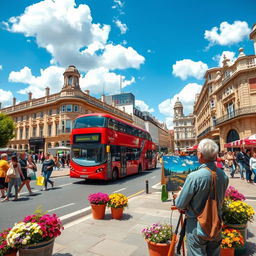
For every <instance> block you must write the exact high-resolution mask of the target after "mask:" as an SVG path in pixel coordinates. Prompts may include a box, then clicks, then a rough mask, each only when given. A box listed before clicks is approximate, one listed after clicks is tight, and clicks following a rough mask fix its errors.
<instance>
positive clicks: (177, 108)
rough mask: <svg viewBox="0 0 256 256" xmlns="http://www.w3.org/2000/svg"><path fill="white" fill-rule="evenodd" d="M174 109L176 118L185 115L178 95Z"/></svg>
mask: <svg viewBox="0 0 256 256" xmlns="http://www.w3.org/2000/svg"><path fill="white" fill-rule="evenodd" d="M173 110H174V118H177V117H182V116H183V105H182V103H181V102H180V100H179V97H177V100H176V102H175V104H174V107H173Z"/></svg>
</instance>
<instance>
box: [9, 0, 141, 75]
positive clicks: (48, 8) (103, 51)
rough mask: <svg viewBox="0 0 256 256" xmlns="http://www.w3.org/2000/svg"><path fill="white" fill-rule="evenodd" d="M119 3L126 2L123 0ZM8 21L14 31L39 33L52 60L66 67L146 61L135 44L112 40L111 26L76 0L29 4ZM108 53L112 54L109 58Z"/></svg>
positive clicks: (40, 42)
mask: <svg viewBox="0 0 256 256" xmlns="http://www.w3.org/2000/svg"><path fill="white" fill-rule="evenodd" d="M115 3H116V4H117V5H118V6H119V5H120V4H121V5H123V2H121V1H116V2H115ZM4 24H5V25H6V27H7V29H8V30H9V31H11V32H13V33H23V34H24V35H25V36H26V37H35V39H36V43H37V45H38V46H39V47H42V48H45V49H46V50H47V51H48V52H49V53H50V54H51V56H52V60H51V64H60V66H62V67H67V66H68V65H70V64H75V65H76V67H77V68H78V69H79V70H82V71H88V70H90V69H96V68H99V67H103V66H104V64H105V65H108V64H109V65H110V66H111V69H118V68H120V66H121V67H124V68H133V67H136V68H139V67H140V65H141V64H142V63H144V57H143V56H141V55H139V54H138V53H137V52H136V50H134V49H133V48H132V47H129V48H125V47H123V46H121V45H113V44H108V38H109V32H110V29H111V27H110V26H109V25H105V24H104V25H102V24H98V23H97V24H96V23H93V19H92V16H91V10H90V8H89V6H87V5H86V4H80V5H78V6H76V3H75V0H55V1H51V0H43V1H41V2H38V3H35V4H33V5H30V6H28V7H27V8H26V9H25V11H24V13H23V14H21V15H20V16H18V17H11V18H10V19H9V20H8V22H5V23H4ZM109 48H113V49H114V50H115V51H116V52H117V53H116V54H114V58H113V59H112V56H111V55H108V54H107V52H108V51H109ZM120 49H122V50H121V51H120ZM118 53H119V54H120V56H118ZM130 54H131V57H129V55H130ZM105 55H107V56H108V60H107V61H105ZM124 55H125V56H126V57H125V62H126V63H125V65H123V63H119V62H118V60H120V61H121V62H122V61H123V59H124ZM134 58H135V62H136V64H134V60H133V59H134ZM105 67H107V68H108V66H105Z"/></svg>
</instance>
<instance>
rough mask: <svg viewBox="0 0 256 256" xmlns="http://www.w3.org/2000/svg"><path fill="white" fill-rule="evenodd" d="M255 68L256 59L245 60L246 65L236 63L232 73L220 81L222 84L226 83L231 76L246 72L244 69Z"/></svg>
mask: <svg viewBox="0 0 256 256" xmlns="http://www.w3.org/2000/svg"><path fill="white" fill-rule="evenodd" d="M255 67H256V58H254V57H252V58H251V59H249V60H247V61H246V63H241V62H240V63H239V62H238V63H237V64H236V66H235V67H234V68H233V70H232V71H231V70H230V72H229V74H228V75H227V76H225V77H224V78H223V79H222V83H225V82H226V81H228V80H229V79H230V78H231V77H232V76H233V75H235V74H236V73H237V72H239V71H240V70H246V69H250V68H255Z"/></svg>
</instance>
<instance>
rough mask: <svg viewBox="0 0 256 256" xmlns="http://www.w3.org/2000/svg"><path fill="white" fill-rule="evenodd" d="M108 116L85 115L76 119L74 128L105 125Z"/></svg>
mask: <svg viewBox="0 0 256 256" xmlns="http://www.w3.org/2000/svg"><path fill="white" fill-rule="evenodd" d="M105 123H106V117H103V116H83V117H80V118H78V119H76V121H75V124H74V129H76V128H88V127H105Z"/></svg>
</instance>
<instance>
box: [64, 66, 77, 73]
mask: <svg viewBox="0 0 256 256" xmlns="http://www.w3.org/2000/svg"><path fill="white" fill-rule="evenodd" d="M66 72H68V73H70V72H72V73H73V72H74V73H78V74H79V72H78V69H77V68H76V67H75V66H74V65H69V66H68V67H67V68H66V70H65V72H64V73H66Z"/></svg>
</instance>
